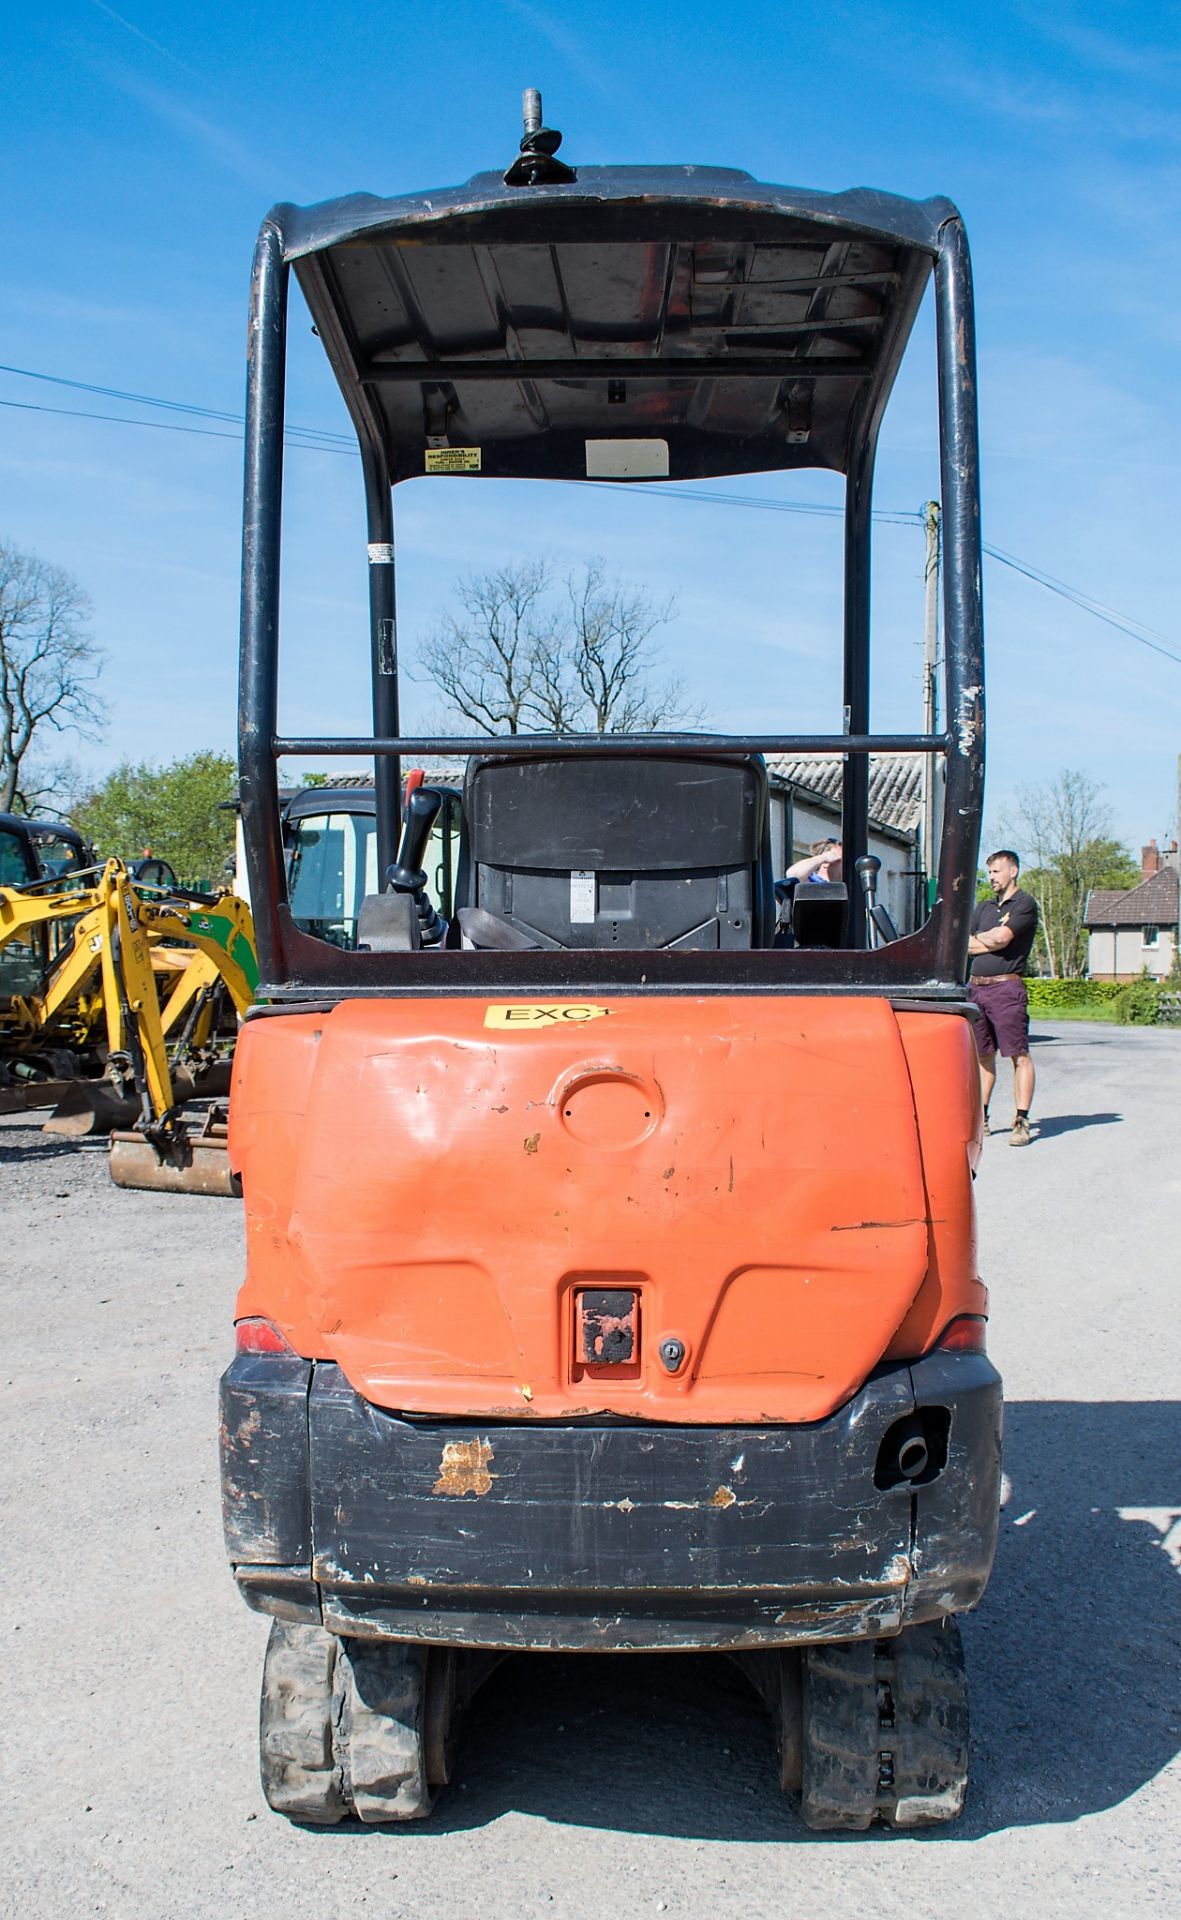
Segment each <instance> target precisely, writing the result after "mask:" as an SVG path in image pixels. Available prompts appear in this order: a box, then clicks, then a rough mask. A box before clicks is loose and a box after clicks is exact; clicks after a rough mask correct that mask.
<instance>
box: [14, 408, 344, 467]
mask: <svg viewBox="0 0 1181 1920" xmlns="http://www.w3.org/2000/svg"><path fill="white" fill-rule="evenodd" d="M0 407H11V408H13V409H14V411H16V412H17V413H53V414H57V415H58V416H59V417H60V418H62V419H66V420H102V421H105V422H106V423H107V424H108V425H110V426H116V427H148V428H150V429H151V431H152V432H153V433H195V434H197V435H198V436H199V437H200V438H201V439H203V440H235V441H237V443H238V445H239V446H241V444H242V426H241V424H239V427H238V430H237V432H236V433H219V432H218V430H217V428H216V427H182V426H178V425H177V423H176V422H175V421H174V420H129V419H128V417H127V415H126V414H125V413H89V412H87V411H86V410H85V409H84V408H82V407H45V406H38V405H37V404H36V403H35V402H34V401H32V400H0ZM233 417H234V416H233V414H228V415H217V414H215V415H213V418H214V419H218V418H226V419H231V420H232V419H233ZM303 432H304V429H303V428H302V427H288V428H287V429H286V431H285V432H284V435H283V438H284V441H285V443H286V445H287V446H289V447H302V448H303V450H304V452H305V453H345V454H353V455H355V454H356V452H357V448H356V446H351V447H349V446H342V447H333V446H325V445H324V444H323V443H322V442H319V441H315V440H302V439H299V438H296V437H295V436H297V435H299V434H301V433H303Z"/></svg>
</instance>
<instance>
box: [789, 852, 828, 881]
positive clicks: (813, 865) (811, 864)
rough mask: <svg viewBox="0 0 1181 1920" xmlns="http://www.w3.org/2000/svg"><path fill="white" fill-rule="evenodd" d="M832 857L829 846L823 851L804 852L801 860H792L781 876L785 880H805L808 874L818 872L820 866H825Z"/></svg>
mask: <svg viewBox="0 0 1181 1920" xmlns="http://www.w3.org/2000/svg"><path fill="white" fill-rule="evenodd" d="M833 857H834V855H833V849H832V848H831V847H829V848H826V850H825V851H824V852H823V853H806V854H805V855H804V857H803V859H802V860H793V861H792V863H791V865H790V867H789V868H788V869H787V872H786V873H785V874H784V876H783V877H784V879H785V880H807V879H808V877H809V875H811V874H813V873H819V871H820V869H821V867H826V866H827V865H828V863H829V861H830V860H831V859H832V858H833Z"/></svg>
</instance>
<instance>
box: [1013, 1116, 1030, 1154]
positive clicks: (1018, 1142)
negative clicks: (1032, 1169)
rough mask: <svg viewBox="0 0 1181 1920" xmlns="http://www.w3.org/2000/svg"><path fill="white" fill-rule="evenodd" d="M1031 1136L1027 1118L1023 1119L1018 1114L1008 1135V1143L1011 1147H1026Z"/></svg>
mask: <svg viewBox="0 0 1181 1920" xmlns="http://www.w3.org/2000/svg"><path fill="white" fill-rule="evenodd" d="M1031 1137H1032V1136H1031V1134H1030V1131H1029V1122H1028V1120H1023V1119H1022V1118H1021V1115H1020V1114H1018V1115H1017V1118H1016V1119H1015V1120H1014V1122H1013V1131H1012V1133H1011V1134H1010V1135H1009V1145H1010V1146H1011V1147H1027V1146H1028V1145H1029V1142H1030V1139H1031Z"/></svg>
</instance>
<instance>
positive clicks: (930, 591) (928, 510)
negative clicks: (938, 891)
mask: <svg viewBox="0 0 1181 1920" xmlns="http://www.w3.org/2000/svg"><path fill="white" fill-rule="evenodd" d="M923 525H924V528H925V530H926V535H927V565H926V574H925V582H926V618H925V621H924V625H923V732H924V733H934V732H935V728H936V720H937V715H938V704H939V703H938V681H937V674H936V668H937V665H938V659H939V503H938V501H935V500H928V501H927V504H926V506H925V507H924V508H923ZM936 777H937V776H936V767H935V755H934V754H932V753H925V754H924V755H923V786H922V827H921V845H920V849H919V852H920V859H921V862H922V869H923V879H924V882H925V884H926V888H927V895H926V899H925V900H924V902H923V906H924V909H925V911H927V912H929V910H930V905H931V882H932V881H933V879H934V877H935V858H936V852H935V839H936V836H935V815H936V804H935V803H936V797H937V796H936V790H935V781H936Z"/></svg>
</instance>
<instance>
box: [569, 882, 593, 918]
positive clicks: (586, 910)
mask: <svg viewBox="0 0 1181 1920" xmlns="http://www.w3.org/2000/svg"><path fill="white" fill-rule="evenodd" d="M570 924H571V926H572V927H593V926H594V924H595V876H594V874H593V873H588V872H587V871H586V870H585V869H583V870H579V871H576V872H574V873H572V874H571V875H570Z"/></svg>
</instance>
